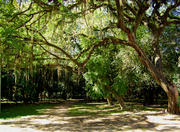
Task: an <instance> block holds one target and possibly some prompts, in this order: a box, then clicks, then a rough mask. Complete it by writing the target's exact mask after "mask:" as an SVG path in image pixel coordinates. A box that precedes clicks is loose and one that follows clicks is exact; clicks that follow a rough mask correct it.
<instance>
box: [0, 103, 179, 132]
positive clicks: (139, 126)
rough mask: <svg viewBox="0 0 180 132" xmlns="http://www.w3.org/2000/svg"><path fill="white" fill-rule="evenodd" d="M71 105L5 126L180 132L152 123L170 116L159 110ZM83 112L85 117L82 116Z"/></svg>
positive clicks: (177, 129) (62, 129)
mask: <svg viewBox="0 0 180 132" xmlns="http://www.w3.org/2000/svg"><path fill="white" fill-rule="evenodd" d="M70 105H72V103H68V104H62V105H58V106H56V107H53V108H52V109H49V110H47V111H46V112H45V113H43V114H41V115H38V116H31V117H27V118H24V119H19V120H11V121H4V122H2V123H1V125H9V126H12V127H16V128H31V129H33V130H34V131H36V130H37V131H83V132H84V131H134V130H137V131H138V130H141V131H144V130H148V131H175V130H176V131H180V127H178V126H173V125H172V126H170V125H169V126H166V127H162V128H160V129H159V128H158V126H159V125H161V124H158V123H156V122H153V121H151V120H149V118H148V117H149V116H151V117H155V118H156V117H157V116H162V117H163V116H165V115H166V114H165V113H163V112H162V111H160V110H159V109H157V110H155V109H154V111H148V110H147V111H146V110H141V109H137V111H133V110H127V111H121V110H119V109H116V106H107V105H104V104H86V103H85V104H74V105H72V106H71V107H70ZM136 108H137V107H136ZM72 110H74V111H72ZM73 112H74V113H73ZM76 112H77V113H76ZM80 112H84V113H82V114H80ZM86 112H87V113H86ZM85 113H86V114H85ZM177 119H178V118H177ZM166 121H170V122H171V121H172V120H171V118H169V120H168V119H167V120H166ZM178 123H180V121H179V122H178ZM164 125H166V124H164ZM176 125H177V124H176ZM179 126H180V124H179Z"/></svg>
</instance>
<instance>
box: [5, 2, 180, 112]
mask: <svg viewBox="0 0 180 132" xmlns="http://www.w3.org/2000/svg"><path fill="white" fill-rule="evenodd" d="M7 2H8V1H7ZM10 2H11V4H13V3H16V2H15V1H13V0H11V1H10ZM23 3H24V2H22V3H21V2H20V4H19V5H20V6H21V4H23ZM16 4H17V3H16ZM25 5H26V6H27V5H28V6H27V9H24V10H23V11H21V10H18V11H16V12H15V11H14V12H12V14H11V15H9V16H8V15H7V14H6V15H7V17H8V22H9V23H13V24H17V27H16V28H15V29H17V30H18V31H19V30H20V29H24V30H27V31H28V32H31V33H32V34H33V35H34V37H33V42H34V43H36V44H37V43H38V44H40V46H41V47H42V46H43V45H46V46H50V47H53V48H55V49H56V50H58V51H60V52H61V54H57V51H56V52H55V51H53V52H52V50H50V49H49V50H47V49H46V48H44V47H43V49H44V50H46V52H48V53H49V54H51V55H52V56H54V57H56V58H58V59H63V60H67V61H69V60H70V61H71V62H73V64H75V65H76V66H77V69H78V74H80V73H81V72H83V71H84V70H83V69H84V67H85V65H86V63H87V62H88V60H89V59H90V57H91V55H92V54H93V52H94V51H95V50H96V49H97V48H98V47H100V46H104V47H105V48H106V45H109V44H115V45H117V44H121V45H126V46H130V47H132V48H133V49H134V50H135V51H136V53H137V54H138V58H139V61H140V62H141V63H142V64H143V65H144V66H145V67H146V68H147V70H148V71H149V72H150V74H151V75H152V77H153V78H154V79H155V81H156V82H157V83H158V84H159V85H160V86H161V87H162V89H163V90H164V91H165V92H166V93H167V96H168V111H169V112H170V113H175V114H179V113H180V107H179V106H178V97H179V94H178V90H177V87H176V86H175V85H174V83H173V82H172V81H171V80H169V79H167V77H166V76H165V74H164V69H163V63H162V58H163V56H162V53H163V52H162V51H161V48H160V43H159V40H160V37H161V35H162V33H163V31H164V29H165V28H166V27H168V26H171V25H175V24H180V18H179V14H180V13H179V8H180V1H179V0H164V1H160V0H74V1H72V0H49V1H45V0H33V2H28V3H26V4H25ZM99 12H101V14H103V15H100V13H99ZM98 13H99V14H98ZM37 15H39V16H37ZM22 16H23V17H24V20H23V21H22V20H21V19H22ZM48 16H49V19H48ZM47 19H48V20H49V21H50V23H49V21H47ZM20 20H21V22H19V21H20ZM18 22H19V23H18ZM78 22H79V23H82V24H84V25H83V26H82V25H80V24H78ZM83 22H84V23H83ZM38 23H41V25H43V26H40V27H39V26H38ZM102 23H103V24H102ZM53 24H54V25H56V26H55V29H56V28H57V29H58V30H53V32H51V30H52V27H51V28H49V27H50V26H52V25H53ZM59 25H60V27H61V28H58V26H59ZM62 25H63V26H62ZM85 26H86V29H85V28H84V27H85ZM142 26H143V27H144V30H146V31H148V32H150V33H151V38H152V40H151V41H149V45H148V46H149V47H150V48H151V54H149V52H146V50H145V49H144V46H142V43H141V41H139V40H138V31H139V29H140V28H141V27H142ZM44 27H45V28H44ZM64 28H66V29H67V28H69V29H68V31H69V32H67V30H65V29H64ZM82 30H83V31H82ZM73 31H75V32H73ZM58 32H59V34H58ZM49 34H55V35H54V36H51V37H50V35H49ZM122 34H123V35H122ZM63 35H67V36H70V37H64V36H63ZM58 36H59V39H57V38H58ZM82 36H83V37H84V38H86V40H87V41H88V43H87V46H86V47H81V43H82V41H81V40H80V38H81V37H82ZM122 36H123V37H122ZM13 37H16V38H18V39H20V40H25V41H31V42H32V37H30V36H29V35H25V34H23V35H13ZM61 38H63V39H64V40H62V39H61ZM53 43H55V44H53ZM58 43H61V44H62V43H65V44H66V43H68V45H70V47H71V48H72V47H73V46H74V45H72V44H77V43H78V45H76V46H75V47H73V51H72V49H70V52H69V48H68V50H65V49H64V48H66V47H67V46H66V45H57V44H58ZM161 44H162V45H163V43H161ZM79 45H80V46H79ZM77 47H79V48H77ZM152 53H153V54H152ZM60 56H63V57H64V58H61V57H60ZM63 64H64V63H63ZM68 64H70V63H68ZM69 66H73V65H72V64H70V65H68V66H67V67H68V68H69ZM64 67H65V66H64ZM67 67H66V68H67ZM70 69H71V70H74V68H70Z"/></svg>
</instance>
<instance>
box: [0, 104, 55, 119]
mask: <svg viewBox="0 0 180 132" xmlns="http://www.w3.org/2000/svg"><path fill="white" fill-rule="evenodd" d="M54 106H55V104H6V105H2V110H1V113H0V119H10V118H18V117H21V116H28V115H40V114H42V113H43V112H44V111H45V110H46V109H48V108H52V107H54Z"/></svg>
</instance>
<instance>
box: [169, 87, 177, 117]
mask: <svg viewBox="0 0 180 132" xmlns="http://www.w3.org/2000/svg"><path fill="white" fill-rule="evenodd" d="M168 89H169V91H168V92H167V95H168V109H167V110H168V112H169V113H172V114H180V107H179V106H178V96H179V95H178V90H177V88H176V86H175V85H173V84H170V85H169V88H168Z"/></svg>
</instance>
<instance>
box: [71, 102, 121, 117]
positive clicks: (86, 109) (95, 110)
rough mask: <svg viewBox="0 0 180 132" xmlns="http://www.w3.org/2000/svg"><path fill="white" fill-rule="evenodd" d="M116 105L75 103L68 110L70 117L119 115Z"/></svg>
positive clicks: (119, 111)
mask: <svg viewBox="0 0 180 132" xmlns="http://www.w3.org/2000/svg"><path fill="white" fill-rule="evenodd" d="M121 112H123V110H120V108H119V106H118V105H113V106H109V105H106V103H77V104H75V105H73V106H72V107H71V108H70V109H69V110H68V115H70V116H96V115H107V114H112V113H121Z"/></svg>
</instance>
